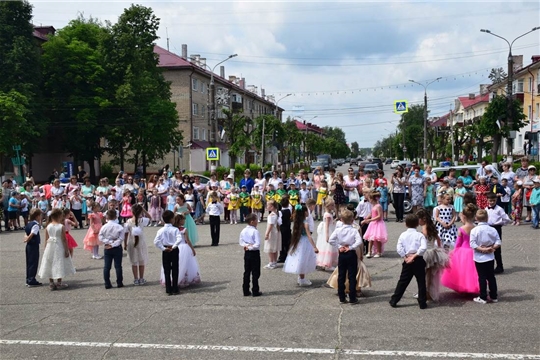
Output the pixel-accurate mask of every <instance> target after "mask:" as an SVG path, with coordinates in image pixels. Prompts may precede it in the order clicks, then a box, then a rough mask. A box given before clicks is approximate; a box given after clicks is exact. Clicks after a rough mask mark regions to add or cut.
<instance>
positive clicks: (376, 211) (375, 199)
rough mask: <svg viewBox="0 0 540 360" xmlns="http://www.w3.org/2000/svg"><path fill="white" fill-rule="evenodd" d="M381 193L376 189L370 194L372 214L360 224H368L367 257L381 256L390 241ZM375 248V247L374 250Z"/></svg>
mask: <svg viewBox="0 0 540 360" xmlns="http://www.w3.org/2000/svg"><path fill="white" fill-rule="evenodd" d="M380 198H381V193H380V192H378V191H374V192H372V193H371V194H370V196H369V201H370V202H371V206H372V207H371V216H370V217H369V218H367V219H365V220H363V221H362V223H361V224H360V225H364V224H368V228H367V230H366V233H365V234H364V240H367V241H369V248H368V253H367V255H366V257H368V258H370V257H371V256H372V255H373V257H376V258H378V257H381V256H382V253H383V251H384V244H386V242H387V241H388V232H387V231H386V224H385V223H384V219H383V210H382V207H381V205H380V204H379V199H380ZM373 248H375V249H374V250H373Z"/></svg>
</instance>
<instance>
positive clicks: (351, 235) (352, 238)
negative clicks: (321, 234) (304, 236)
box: [328, 210, 362, 304]
mask: <svg viewBox="0 0 540 360" xmlns="http://www.w3.org/2000/svg"><path fill="white" fill-rule="evenodd" d="M341 221H342V222H343V224H344V225H343V226H340V227H338V228H336V229H335V230H334V232H333V233H332V235H330V239H329V240H328V243H329V244H330V245H332V246H334V247H336V248H338V249H339V257H338V295H339V302H340V303H341V304H345V303H346V302H347V300H346V299H345V278H346V277H347V274H348V277H349V289H353V290H352V291H349V303H351V304H358V299H357V298H356V291H355V289H356V273H357V272H358V256H357V255H356V251H355V250H356V248H357V247H359V246H361V245H362V237H361V236H360V233H359V232H358V230H357V229H355V228H354V227H353V226H352V223H353V221H354V214H353V213H352V211H349V210H343V211H342V212H341Z"/></svg>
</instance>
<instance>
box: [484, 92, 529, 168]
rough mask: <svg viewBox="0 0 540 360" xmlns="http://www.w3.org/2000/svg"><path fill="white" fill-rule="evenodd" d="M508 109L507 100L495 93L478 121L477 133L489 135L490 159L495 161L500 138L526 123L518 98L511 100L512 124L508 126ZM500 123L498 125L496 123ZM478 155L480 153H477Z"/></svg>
mask: <svg viewBox="0 0 540 360" xmlns="http://www.w3.org/2000/svg"><path fill="white" fill-rule="evenodd" d="M507 110H508V100H507V98H506V97H505V96H501V95H497V96H495V97H494V98H493V99H491V101H490V103H489V105H488V107H487V108H486V111H485V112H484V115H483V116H482V119H481V121H480V123H479V124H478V133H479V135H480V137H482V138H485V137H488V136H491V138H492V139H493V146H492V148H491V160H492V161H493V162H497V153H498V151H499V147H500V145H501V140H502V138H503V137H504V136H507V134H508V133H509V131H511V130H513V131H518V130H519V129H521V128H522V127H524V126H525V125H527V124H528V120H527V119H526V118H527V117H526V116H525V114H523V107H522V104H521V102H520V101H519V100H516V99H513V100H512V126H511V127H510V126H509V124H508V122H507V121H506V119H507V118H508V115H507ZM497 122H498V123H499V124H501V126H500V127H499V125H498V124H497ZM478 156H480V153H479V154H478Z"/></svg>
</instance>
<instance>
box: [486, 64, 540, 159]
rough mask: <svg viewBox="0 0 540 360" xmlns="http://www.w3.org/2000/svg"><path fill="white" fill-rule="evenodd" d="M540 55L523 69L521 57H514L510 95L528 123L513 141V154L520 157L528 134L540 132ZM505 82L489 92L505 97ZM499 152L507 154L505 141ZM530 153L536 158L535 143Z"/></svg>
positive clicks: (493, 87) (492, 87) (536, 147)
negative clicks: (520, 105) (518, 102)
mask: <svg viewBox="0 0 540 360" xmlns="http://www.w3.org/2000/svg"><path fill="white" fill-rule="evenodd" d="M539 77H540V55H534V56H533V57H532V58H531V63H530V64H529V65H527V66H525V67H523V56H521V55H520V56H514V76H513V78H514V80H513V83H512V93H513V94H514V96H515V98H516V99H518V100H520V101H521V103H522V104H523V113H524V115H525V116H527V121H528V122H529V123H528V124H527V125H526V126H524V127H523V128H521V129H520V130H519V131H518V132H517V134H516V138H515V139H514V149H513V153H514V154H516V155H520V154H523V153H524V145H525V144H526V142H527V143H528V142H529V139H528V137H529V135H528V134H529V133H538V132H539V131H540V81H539V80H538V79H539ZM506 86H507V80H506V79H505V80H504V81H503V82H501V83H499V84H495V85H492V86H490V91H491V92H493V93H496V94H497V95H506ZM501 148H502V149H501V152H502V153H503V154H506V153H507V150H506V149H507V144H506V141H504V142H503V144H502V146H501ZM531 153H533V155H534V154H536V156H538V143H537V142H536V143H535V146H534V149H533V151H531Z"/></svg>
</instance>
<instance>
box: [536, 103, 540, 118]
mask: <svg viewBox="0 0 540 360" xmlns="http://www.w3.org/2000/svg"><path fill="white" fill-rule="evenodd" d="M536 118H537V119H538V118H540V103H536Z"/></svg>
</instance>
